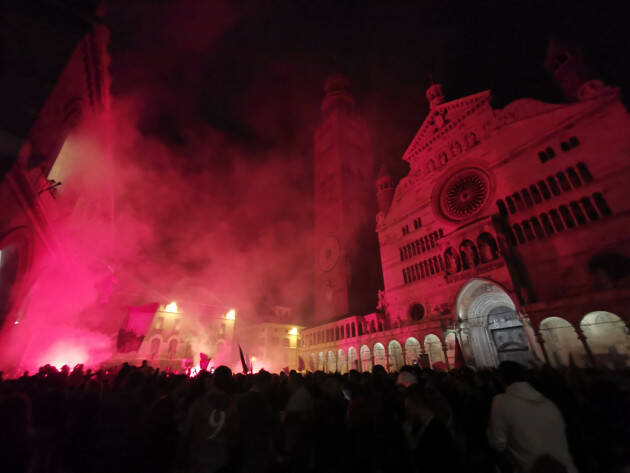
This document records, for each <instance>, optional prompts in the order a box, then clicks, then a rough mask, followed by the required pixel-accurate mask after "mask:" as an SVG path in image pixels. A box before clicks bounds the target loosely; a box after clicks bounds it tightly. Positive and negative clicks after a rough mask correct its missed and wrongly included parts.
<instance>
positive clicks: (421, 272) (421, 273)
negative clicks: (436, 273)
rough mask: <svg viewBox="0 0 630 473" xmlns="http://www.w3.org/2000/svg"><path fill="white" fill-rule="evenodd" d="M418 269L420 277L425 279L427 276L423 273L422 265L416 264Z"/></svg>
mask: <svg viewBox="0 0 630 473" xmlns="http://www.w3.org/2000/svg"><path fill="white" fill-rule="evenodd" d="M418 268H419V270H420V275H421V276H422V277H423V278H426V277H427V275H426V274H425V273H424V266H422V263H418Z"/></svg>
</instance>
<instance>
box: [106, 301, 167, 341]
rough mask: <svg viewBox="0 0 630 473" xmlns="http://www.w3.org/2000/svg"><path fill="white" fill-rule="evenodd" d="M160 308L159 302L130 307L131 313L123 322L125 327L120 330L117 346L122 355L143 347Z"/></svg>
mask: <svg viewBox="0 0 630 473" xmlns="http://www.w3.org/2000/svg"><path fill="white" fill-rule="evenodd" d="M158 307H160V304H159V303H157V302H154V303H151V304H146V305H143V306H137V307H134V306H131V307H129V313H128V314H127V317H126V318H125V321H124V322H123V326H122V327H121V328H120V330H118V340H117V343H116V346H117V348H118V351H119V352H120V353H129V352H131V351H138V350H139V349H140V345H142V341H143V340H144V336H145V335H146V333H147V330H149V327H150V326H151V322H152V321H153V317H154V316H155V312H156V311H157V310H158Z"/></svg>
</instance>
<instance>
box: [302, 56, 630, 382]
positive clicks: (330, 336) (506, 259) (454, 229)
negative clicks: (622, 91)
mask: <svg viewBox="0 0 630 473" xmlns="http://www.w3.org/2000/svg"><path fill="white" fill-rule="evenodd" d="M550 55H552V56H557V60H554V57H551V58H550V59H549V60H548V64H551V67H550V69H551V70H552V72H553V73H554V77H555V78H556V79H557V80H558V81H559V82H560V83H561V84H562V85H563V89H564V90H565V94H566V96H567V98H568V99H572V100H574V101H573V102H571V103H567V104H547V103H542V102H540V101H538V100H533V99H521V100H517V101H515V102H513V103H511V104H509V105H507V106H506V107H505V108H503V109H494V108H493V107H492V105H491V93H490V92H489V91H485V92H480V93H477V94H473V95H470V96H468V97H463V98H460V99H456V100H452V101H446V100H445V97H444V95H443V93H442V87H441V86H440V85H439V84H434V85H432V86H431V87H430V88H429V89H428V91H427V99H428V100H429V103H430V111H429V115H428V116H427V118H426V119H425V121H424V123H423V124H422V125H421V127H420V129H419V131H418V132H417V134H416V136H415V137H414V139H413V140H412V142H411V143H410V145H409V147H408V148H407V151H406V152H405V154H404V156H403V159H404V160H405V161H407V162H408V163H409V166H410V171H409V174H408V175H407V176H405V177H404V178H403V179H402V180H401V181H400V182H398V183H397V184H396V183H395V182H394V179H393V178H392V177H391V176H390V175H389V174H388V172H387V169H386V168H381V171H380V173H379V175H378V177H377V179H376V186H377V198H378V206H379V208H378V213H377V214H376V222H377V223H376V231H377V232H378V239H379V245H380V257H381V263H382V268H383V278H384V288H385V289H384V292H382V293H381V294H380V302H379V309H380V310H379V311H378V312H376V313H372V314H369V315H362V313H358V312H357V313H356V315H351V316H346V317H338V316H339V315H340V314H339V313H338V311H337V312H335V311H333V310H329V312H328V315H329V318H328V320H329V322H328V323H325V324H321V323H320V324H318V325H316V326H313V327H309V328H308V329H306V330H304V331H303V332H302V337H303V341H304V343H303V345H302V348H301V353H302V356H303V357H304V359H305V360H308V365H309V366H308V367H309V368H310V369H327V370H328V371H334V370H339V371H345V370H347V369H348V368H352V367H354V368H359V369H362V370H367V369H369V368H371V366H372V365H373V364H375V363H376V364H381V365H383V366H385V367H387V368H388V369H391V370H396V369H398V368H400V366H401V365H402V364H404V363H413V362H416V361H417V360H419V359H422V357H423V356H425V355H428V358H429V362H430V363H431V365H433V366H435V364H436V363H441V364H442V366H445V367H446V366H450V367H452V366H453V365H454V357H455V352H456V344H457V343H459V344H460V346H461V348H462V351H463V357H464V359H465V361H466V363H467V364H469V365H471V366H473V367H477V368H482V367H491V366H496V365H497V364H498V363H499V362H500V361H502V360H516V361H519V362H522V363H529V362H545V361H546V362H548V363H550V364H551V365H554V366H558V365H566V364H568V363H570V362H571V360H573V362H574V363H576V364H578V365H586V364H593V363H595V364H600V365H605V366H609V367H613V366H617V367H620V366H625V367H628V366H630V336H629V335H628V321H630V310H629V309H628V308H629V307H630V233H629V232H628V228H630V198H628V192H627V182H628V181H629V180H630V160H629V159H628V158H629V156H630V135H629V134H628V133H627V130H628V129H629V127H630V116H629V115H628V113H627V111H626V110H625V108H624V107H623V105H622V104H621V102H620V99H619V91H618V90H617V89H614V88H611V87H607V86H605V85H604V84H602V82H601V81H598V80H595V79H593V78H592V75H590V74H586V73H585V72H584V68H582V67H580V66H579V65H578V64H577V61H576V60H574V59H572V58H571V57H570V56H567V55H564V56H563V55H562V51H559V50H553V48H551V49H550ZM321 156H322V153H321V152H317V151H316V153H315V158H316V163H315V166H316V169H317V167H318V166H319V165H320V164H319V161H318V160H319V159H321ZM316 175H317V171H316ZM341 175H342V173H340V172H338V175H337V177H336V178H330V179H331V180H334V179H340V178H341ZM337 195H338V194H337ZM333 197H334V196H333ZM316 201H317V196H316ZM317 225H318V224H317V222H316V235H317V232H318V226H317ZM346 244H348V243H346ZM335 254H336V253H335ZM324 261H327V260H326V259H325V258H324ZM340 280H341V281H342V282H343V278H342V277H341V276H340ZM316 297H317V298H318V299H319V298H322V297H323V296H322V292H321V291H320V290H319V286H318V287H317V289H316ZM316 306H317V302H316ZM323 318H324V316H323V315H322V314H320V319H323Z"/></svg>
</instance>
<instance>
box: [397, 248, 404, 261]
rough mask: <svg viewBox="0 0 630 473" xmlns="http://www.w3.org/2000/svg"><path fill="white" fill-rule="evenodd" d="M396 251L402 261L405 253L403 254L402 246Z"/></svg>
mask: <svg viewBox="0 0 630 473" xmlns="http://www.w3.org/2000/svg"><path fill="white" fill-rule="evenodd" d="M398 251H399V252H400V261H404V260H405V255H404V254H403V250H402V248H398Z"/></svg>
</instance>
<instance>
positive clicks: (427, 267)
mask: <svg viewBox="0 0 630 473" xmlns="http://www.w3.org/2000/svg"><path fill="white" fill-rule="evenodd" d="M422 266H424V274H426V275H427V277H429V263H427V261H426V260H425V261H423V262H422Z"/></svg>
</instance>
